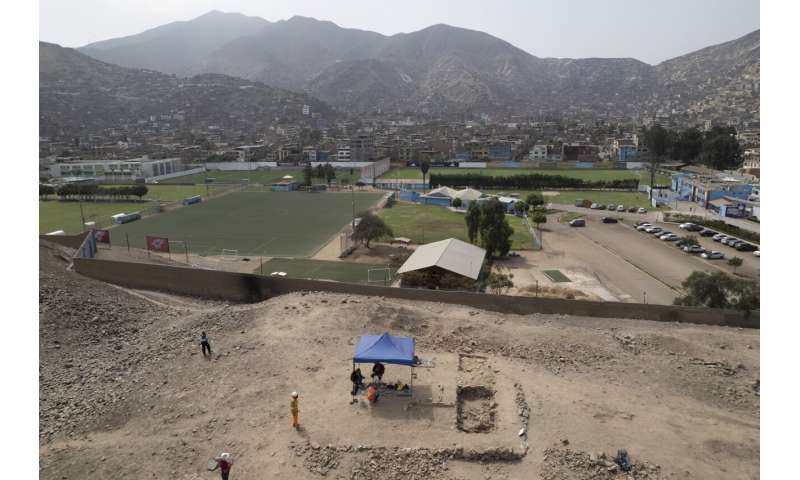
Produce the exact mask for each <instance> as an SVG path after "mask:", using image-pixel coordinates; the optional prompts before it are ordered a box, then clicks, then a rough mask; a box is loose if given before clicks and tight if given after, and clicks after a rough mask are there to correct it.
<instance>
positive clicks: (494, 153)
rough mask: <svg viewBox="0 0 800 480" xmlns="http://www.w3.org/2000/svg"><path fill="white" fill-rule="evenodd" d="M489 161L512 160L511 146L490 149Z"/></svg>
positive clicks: (495, 146) (496, 146) (497, 146)
mask: <svg viewBox="0 0 800 480" xmlns="http://www.w3.org/2000/svg"><path fill="white" fill-rule="evenodd" d="M488 150H489V160H511V145H493V146H491V147H489V149H488Z"/></svg>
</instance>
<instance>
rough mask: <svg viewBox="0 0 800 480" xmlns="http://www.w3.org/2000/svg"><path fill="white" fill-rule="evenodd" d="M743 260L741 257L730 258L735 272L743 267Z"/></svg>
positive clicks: (729, 260) (729, 263)
mask: <svg viewBox="0 0 800 480" xmlns="http://www.w3.org/2000/svg"><path fill="white" fill-rule="evenodd" d="M742 263H743V260H742V259H741V258H739V257H731V258H729V259H728V265H730V266H731V267H733V273H736V269H737V268H739V267H741V266H742Z"/></svg>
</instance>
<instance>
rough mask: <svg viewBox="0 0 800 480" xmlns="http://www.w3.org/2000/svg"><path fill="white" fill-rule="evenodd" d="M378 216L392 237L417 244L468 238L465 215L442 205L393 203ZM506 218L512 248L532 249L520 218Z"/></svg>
mask: <svg viewBox="0 0 800 480" xmlns="http://www.w3.org/2000/svg"><path fill="white" fill-rule="evenodd" d="M379 215H380V217H381V218H383V221H384V222H386V224H387V225H389V226H390V227H391V228H392V231H393V233H394V235H395V236H397V237H407V238H410V239H411V241H413V242H414V243H416V244H418V245H422V244H425V243H431V242H438V241H439V240H445V239H447V238H457V239H459V240H463V241H465V242H466V241H468V238H467V224H466V222H465V221H464V214H463V213H457V212H453V211H450V210H448V209H447V208H445V207H440V206H438V205H419V204H410V203H396V204H395V205H394V206H393V207H392V208H384V209H383V210H381V211H380V212H379ZM506 219H507V220H508V223H509V225H511V227H512V228H513V229H514V234H513V235H512V236H511V242H512V244H511V248H512V249H513V250H531V249H532V248H533V247H534V245H533V237H532V236H531V234H530V233H529V232H528V229H527V228H526V227H525V224H524V223H523V221H522V219H521V218H519V217H515V216H512V215H506Z"/></svg>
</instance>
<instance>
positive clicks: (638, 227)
mask: <svg viewBox="0 0 800 480" xmlns="http://www.w3.org/2000/svg"><path fill="white" fill-rule="evenodd" d="M652 226H653V225H651V224H649V223H640V224H638V225H636V230H639V231H640V232H644V231H645V230H647V229H648V228H650V227H652Z"/></svg>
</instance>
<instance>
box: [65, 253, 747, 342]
mask: <svg viewBox="0 0 800 480" xmlns="http://www.w3.org/2000/svg"><path fill="white" fill-rule="evenodd" d="M74 266H75V271H77V272H78V273H80V274H83V275H86V276H88V277H91V278H95V279H97V280H102V281H105V282H109V283H114V284H117V285H122V286H125V287H129V288H137V289H143V290H157V291H164V292H169V293H175V294H181V295H189V296H197V297H203V298H213V299H222V300H228V301H235V302H257V301H261V300H265V299H268V298H270V297H274V296H277V295H283V294H287V293H292V292H298V291H326V292H334V293H345V294H354V295H370V296H383V297H388V298H400V299H406V300H417V301H428V302H441V303H450V304H458V305H466V306H470V307H474V308H479V309H484V310H491V311H495V312H500V313H512V314H521V315H526V314H531V313H545V314H565V315H577V316H586V317H605V318H630V319H642V320H654V321H660V322H681V323H696V324H703V325H725V326H733V327H743V328H759V325H760V320H759V312H757V311H756V312H751V313H750V315H745V314H744V313H743V312H738V311H734V310H719V309H706V308H694V307H680V306H671V305H645V304H637V303H620V302H591V301H582V300H562V299H551V298H531V297H512V296H506V295H489V294H481V293H471V292H445V291H437V290H417V289H407V288H393V287H380V286H370V285H358V284H350V283H339V282H327V281H321V280H304V279H294V278H275V277H264V276H260V275H254V274H245V273H233V272H221V271H216V270H200V269H194V268H188V267H176V266H167V265H152V264H146V263H132V262H120V261H112V260H98V259H89V258H75V259H74Z"/></svg>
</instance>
